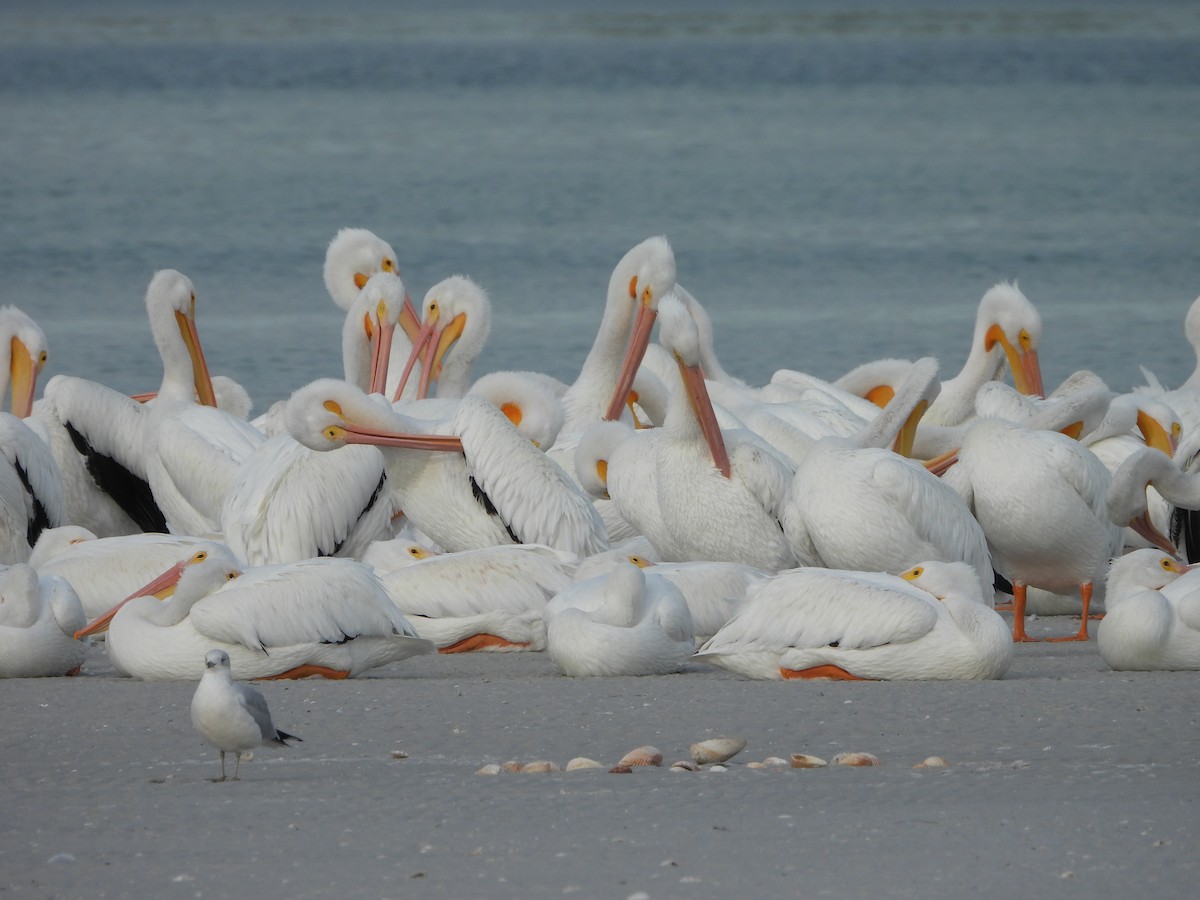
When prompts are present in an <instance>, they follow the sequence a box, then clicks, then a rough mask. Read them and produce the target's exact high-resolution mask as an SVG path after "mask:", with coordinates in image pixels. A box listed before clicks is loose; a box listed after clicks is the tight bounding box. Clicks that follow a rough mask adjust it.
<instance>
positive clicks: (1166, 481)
mask: <svg viewBox="0 0 1200 900" xmlns="http://www.w3.org/2000/svg"><path fill="white" fill-rule="evenodd" d="M1151 487H1153V488H1154V489H1155V491H1154V493H1155V495H1156V496H1157V497H1159V498H1161V499H1162V500H1163V501H1165V503H1164V505H1165V504H1171V506H1172V507H1174V508H1178V509H1184V510H1194V509H1200V474H1192V473H1188V472H1184V471H1182V470H1181V469H1180V468H1179V465H1178V464H1177V463H1176V462H1175V460H1174V459H1172V458H1171V457H1169V456H1167V455H1166V454H1165V453H1163V452H1162V451H1161V450H1156V449H1155V448H1153V447H1145V446H1143V447H1141V448H1140V449H1139V450H1137V451H1135V452H1134V453H1131V454H1130V455H1129V456H1128V457H1127V458H1126V459H1125V461H1124V462H1123V463H1121V465H1120V466H1119V467H1118V468H1117V470H1116V471H1115V472H1113V475H1112V481H1111V482H1110V483H1109V486H1108V490H1107V492H1106V494H1105V502H1106V505H1107V508H1108V514H1109V517H1110V518H1111V519H1112V520H1113V522H1115V523H1116V524H1118V525H1120V526H1122V527H1123V528H1129V529H1132V530H1133V531H1134V532H1135V533H1136V534H1137V535H1138V536H1140V537H1141V538H1142V539H1143V540H1145V541H1146V542H1147V544H1152V545H1154V546H1155V547H1157V548H1158V549H1160V550H1163V551H1165V552H1167V553H1175V552H1176V547H1175V544H1174V543H1173V542H1172V540H1171V539H1170V538H1169V537H1168V536H1167V534H1166V532H1167V531H1169V530H1170V523H1169V519H1170V511H1169V508H1167V509H1164V510H1163V512H1162V514H1161V518H1158V519H1156V518H1155V515H1154V513H1155V512H1158V511H1159V509H1160V507H1159V505H1157V504H1156V505H1155V506H1154V508H1153V511H1152V509H1151V503H1150V497H1149V494H1150V488H1151ZM1126 544H1128V541H1126ZM1142 549H1144V548H1142Z"/></svg>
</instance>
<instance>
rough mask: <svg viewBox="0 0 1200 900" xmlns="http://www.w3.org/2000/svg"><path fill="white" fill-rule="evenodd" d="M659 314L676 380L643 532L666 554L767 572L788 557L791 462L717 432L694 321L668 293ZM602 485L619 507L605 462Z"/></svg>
mask: <svg viewBox="0 0 1200 900" xmlns="http://www.w3.org/2000/svg"><path fill="white" fill-rule="evenodd" d="M658 317H659V321H660V341H661V342H662V344H663V346H664V347H666V348H667V349H668V350H669V351H671V352H672V353H673V354H674V355H675V357H676V360H677V363H678V368H679V377H680V380H681V382H682V387H681V389H678V390H676V391H675V392H674V393H672V395H671V400H670V406H669V408H668V410H667V418H666V421H665V422H664V423H663V427H662V428H661V429H660V431H661V434H659V435H658V436H657V438H656V439H655V440H654V444H655V448H654V452H655V479H656V482H657V488H656V489H657V497H658V509H659V513H660V515H661V520H662V527H663V532H662V533H659V534H652V533H649V532H645V531H644V532H643V533H644V534H646V537H648V538H650V541H651V542H652V543H653V544H654V546H655V547H657V548H658V549H659V551H660V552H661V553H662V554H663V558H664V559H665V560H666V561H669V562H682V561H686V560H713V561H722V562H740V563H745V564H746V565H751V566H757V567H758V568H760V569H766V570H768V571H772V572H776V571H779V570H780V569H784V568H787V567H789V566H791V565H793V564H794V561H795V557H794V555H793V553H792V550H791V548H790V547H789V546H788V543H787V539H786V537H785V536H784V533H783V528H782V527H781V526H780V524H779V516H780V512H781V510H782V507H783V504H784V501H785V497H786V495H787V487H788V483H789V482H790V481H791V478H792V474H793V468H792V466H791V464H790V463H789V462H788V461H787V460H785V459H784V458H783V457H782V456H781V455H779V454H778V453H777V452H776V451H774V450H773V449H772V448H771V447H770V446H769V445H767V444H766V443H765V442H764V441H761V440H759V439H758V438H757V437H756V436H754V435H753V434H751V433H750V432H747V431H742V430H736V431H729V432H725V433H722V431H721V429H720V427H719V426H718V424H717V420H716V415H715V414H714V412H713V408H712V404H711V403H710V402H709V399H708V392H707V390H706V388H705V384H704V373H703V372H702V371H701V369H700V366H699V362H698V335H697V332H696V328H695V324H694V323H693V322H692V319H691V317H690V316H689V315H688V312H687V310H686V308H685V307H684V306H683V304H681V303H680V302H679V301H678V300H677V299H676V298H675V297H673V296H667V297H665V298H663V300H662V301H661V302H660V303H659V310H658ZM609 465H610V467H611V465H612V461H611V460H610V461H609ZM608 485H609V493H610V494H612V496H613V499H614V500H615V501H616V503H617V508H618V509H622V507H623V506H624V505H625V504H626V503H627V502H628V501H627V500H626V499H624V498H623V497H622V496H620V495H619V494H618V493H614V492H613V491H614V488H615V486H616V485H615V482H614V481H613V476H612V473H611V470H610V475H609V481H608ZM634 502H637V498H634ZM622 514H624V512H623V513H622ZM626 518H627V519H628V518H629V516H626Z"/></svg>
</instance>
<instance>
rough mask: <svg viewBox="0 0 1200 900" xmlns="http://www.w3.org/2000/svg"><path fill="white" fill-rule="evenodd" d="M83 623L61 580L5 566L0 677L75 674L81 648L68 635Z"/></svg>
mask: <svg viewBox="0 0 1200 900" xmlns="http://www.w3.org/2000/svg"><path fill="white" fill-rule="evenodd" d="M86 622H87V618H86V617H85V616H84V614H83V607H82V606H80V605H79V598H78V597H77V596H75V592H74V591H73V590H72V589H71V585H69V584H67V582H66V581H65V580H63V579H62V578H59V577H57V576H55V575H43V576H41V577H39V576H38V573H37V572H35V571H34V569H33V567H32V566H27V565H23V564H17V565H15V566H10V567H9V568H8V569H7V570H6V571H5V572H4V574H3V575H2V576H0V678H40V677H42V676H55V675H75V674H77V673H78V672H79V667H80V666H81V665H83V658H84V656H85V655H86V653H87V645H86V644H85V643H84V642H82V641H78V640H76V639H75V636H74V635H75V632H76V631H78V630H79V629H80V628H82V627H83V626H84V625H85V624H86Z"/></svg>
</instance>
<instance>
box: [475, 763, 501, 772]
mask: <svg viewBox="0 0 1200 900" xmlns="http://www.w3.org/2000/svg"><path fill="white" fill-rule="evenodd" d="M503 771H504V770H503V769H502V768H501V767H500V764H499V763H488V764H487V765H486V766H482V767H481V768H478V769H476V770H475V774H476V775H499V774H500V773H501V772H503Z"/></svg>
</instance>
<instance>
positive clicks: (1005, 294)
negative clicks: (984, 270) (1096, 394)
mask: <svg viewBox="0 0 1200 900" xmlns="http://www.w3.org/2000/svg"><path fill="white" fill-rule="evenodd" d="M1041 339H1042V317H1041V316H1040V315H1039V314H1038V311H1037V308H1036V307H1034V305H1033V304H1032V303H1030V302H1029V299H1028V298H1027V297H1026V296H1025V295H1024V294H1023V293H1021V290H1020V289H1019V288H1018V287H1017V285H1016V284H1015V283H1013V284H1009V283H1008V282H1000V283H999V284H997V285H995V286H994V287H992V288H991V289H990V290H988V291H987V293H985V294H984V295H983V298H982V299H981V300H980V301H979V309H978V311H977V312H976V315H975V332H974V336H973V337H972V339H971V350H970V352H969V354H968V355H967V359H966V362H964V363H963V367H962V369H961V370H960V371H959V373H958V374H957V375H956V376H954V377H953V378H950V379H947V380H946V381H943V382H942V392H941V394H939V395H938V399H937V401H936V402H934V403H933V404H932V405H931V406H930V408H929V411H928V412H927V413H926V414H925V418H926V421H927V422H928V424H931V425H958V424H960V423H962V422H965V421H966V420H967V419H970V418H971V417H973V416H974V415H975V392H976V391H977V390H979V388H980V386H981V385H983V384H984V383H985V382H987V381H991V380H993V379H995V378H997V377H999V375H1000V373H1001V371H1002V369H1003V366H1004V363H1005V361H1007V362H1008V364H1009V368H1010V369H1011V370H1012V376H1013V382H1014V383H1015V385H1016V388H1017V390H1018V391H1020V392H1021V393H1022V394H1027V395H1029V396H1034V397H1043V396H1045V389H1044V388H1043V387H1042V372H1041V367H1040V365H1039V363H1038V345H1039V344H1040V343H1041ZM908 365H910V364H909V363H906V362H904V361H901V360H878V361H876V362H871V363H866V364H864V365H862V366H859V367H858V368H856V369H853V370H852V371H850V372H847V373H846V374H845V375H843V376H842V377H841V378H839V379H838V380H837V381H836V382H834V383H835V384H836V385H837V386H838V387H841V388H845V389H846V390H848V391H851V392H853V393H856V394H858V395H859V396H861V397H870V398H871V399H872V400H875V401H876V402H878V404H879V405H880V406H884V405H885V404H886V403H887V401H888V400H889V399H890V398H891V394H892V387H891V385H893V384H894V383H895V382H896V381H897V380H898V379H899V378H900V377H901V376H902V373H903V372H904V371H906V370H907V367H908Z"/></svg>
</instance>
